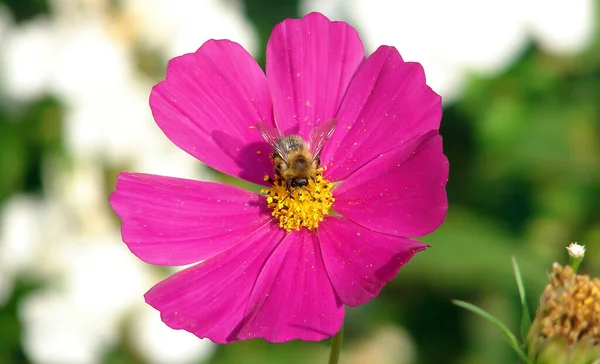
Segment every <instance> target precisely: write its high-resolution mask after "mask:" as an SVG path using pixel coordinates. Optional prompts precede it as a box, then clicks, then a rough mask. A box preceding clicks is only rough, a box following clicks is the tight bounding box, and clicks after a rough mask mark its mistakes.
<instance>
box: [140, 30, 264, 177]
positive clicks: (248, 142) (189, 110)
mask: <svg viewBox="0 0 600 364" xmlns="http://www.w3.org/2000/svg"><path fill="white" fill-rule="evenodd" d="M150 107H151V108H152V113H153V114H154V119H155V120H156V123H157V124H158V126H159V127H160V128H161V129H162V130H163V131H164V133H165V134H166V135H167V137H169V139H171V141H172V142H173V143H175V144H177V146H179V147H180V148H181V149H183V150H185V151H186V152H188V153H189V154H191V155H193V156H194V157H196V158H198V159H199V160H201V161H202V162H204V163H206V164H208V165H209V166H211V167H213V168H215V169H217V170H219V171H221V172H224V173H227V174H229V175H232V176H236V177H240V178H243V179H245V180H247V181H250V182H254V183H257V184H265V182H264V180H263V177H264V176H265V175H266V174H267V173H269V172H271V171H272V170H273V165H272V163H271V161H270V160H269V153H270V152H271V148H270V146H269V145H267V144H266V143H265V142H264V140H263V138H262V136H261V134H260V132H259V131H258V130H257V129H256V123H257V122H258V121H263V122H265V123H267V124H269V125H274V124H273V116H272V106H271V99H270V95H269V88H268V85H267V80H266V77H265V75H264V73H263V71H262V70H261V68H260V67H259V65H258V64H257V63H256V62H255V61H254V59H252V56H250V54H248V52H246V51H245V50H244V49H243V48H242V47H241V46H240V45H239V44H237V43H234V42H231V41H228V40H209V41H208V42H206V43H204V44H203V45H202V47H200V49H198V51H196V53H193V54H186V55H183V56H181V57H177V58H174V59H172V60H171V62H169V66H168V67H167V76H166V79H165V80H164V81H162V82H161V83H159V84H158V85H156V86H154V88H153V89H152V94H151V95H150Z"/></svg>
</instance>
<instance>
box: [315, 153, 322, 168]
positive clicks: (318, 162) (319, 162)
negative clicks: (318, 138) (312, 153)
mask: <svg viewBox="0 0 600 364" xmlns="http://www.w3.org/2000/svg"><path fill="white" fill-rule="evenodd" d="M314 162H315V164H316V165H315V168H319V167H320V166H321V157H319V156H316V157H315V160H314Z"/></svg>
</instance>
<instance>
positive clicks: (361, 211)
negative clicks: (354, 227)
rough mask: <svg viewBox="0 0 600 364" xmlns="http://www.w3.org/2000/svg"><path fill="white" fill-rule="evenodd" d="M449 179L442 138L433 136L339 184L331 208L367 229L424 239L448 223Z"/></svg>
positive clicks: (395, 151)
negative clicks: (423, 237) (447, 194)
mask: <svg viewBox="0 0 600 364" xmlns="http://www.w3.org/2000/svg"><path fill="white" fill-rule="evenodd" d="M447 180H448V159H447V158H446V156H444V154H443V152H442V137H441V136H440V135H438V134H437V132H435V131H433V132H429V133H427V134H426V135H423V136H420V137H417V138H414V139H412V140H410V141H408V142H406V143H404V144H402V145H401V146H399V147H397V148H395V149H393V150H391V151H389V152H387V153H385V154H383V155H382V156H380V157H379V158H376V159H375V160H373V161H371V162H370V163H369V164H367V165H366V166H364V167H362V168H361V169H359V170H358V171H357V172H355V173H354V174H353V175H351V176H350V177H348V179H346V180H345V181H344V182H342V183H341V184H340V185H338V187H337V188H335V189H334V191H333V192H334V197H335V199H336V200H335V203H334V205H333V209H334V210H335V211H337V212H339V213H340V214H342V215H343V216H345V217H347V218H348V219H350V220H352V221H354V222H356V223H358V224H360V225H362V226H364V227H366V228H368V229H372V230H375V231H379V232H382V233H387V234H392V235H396V236H406V237H415V236H422V235H425V234H428V233H430V232H432V231H433V230H435V229H436V228H437V227H438V226H439V225H440V224H441V223H442V222H443V221H444V217H445V216H446V210H447V209H448V201H447V198H446V189H445V186H446V182H447Z"/></svg>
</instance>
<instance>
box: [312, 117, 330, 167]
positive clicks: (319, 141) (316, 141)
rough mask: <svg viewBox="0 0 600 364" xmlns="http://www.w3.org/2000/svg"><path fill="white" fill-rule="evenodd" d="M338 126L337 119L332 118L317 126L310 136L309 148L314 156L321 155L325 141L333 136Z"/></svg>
mask: <svg viewBox="0 0 600 364" xmlns="http://www.w3.org/2000/svg"><path fill="white" fill-rule="evenodd" d="M336 126H337V120H336V119H331V120H328V121H326V122H324V123H323V124H321V125H319V126H315V127H314V128H313V129H312V130H311V131H310V135H309V136H308V148H309V150H310V152H311V153H312V155H313V158H316V157H318V156H319V153H321V151H322V150H323V147H324V146H325V143H326V142H327V141H328V140H329V138H331V136H332V135H333V132H334V131H335V127H336Z"/></svg>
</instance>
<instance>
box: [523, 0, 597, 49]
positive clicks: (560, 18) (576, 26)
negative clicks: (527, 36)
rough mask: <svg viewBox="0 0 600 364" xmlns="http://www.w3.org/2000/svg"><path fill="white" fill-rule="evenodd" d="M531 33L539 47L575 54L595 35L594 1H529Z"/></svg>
mask: <svg viewBox="0 0 600 364" xmlns="http://www.w3.org/2000/svg"><path fill="white" fill-rule="evenodd" d="M526 4H528V5H530V6H531V7H530V8H529V12H528V16H529V27H530V31H531V33H532V34H533V36H534V37H535V39H536V40H537V41H538V42H539V43H540V45H541V46H542V47H543V48H545V49H546V50H548V51H549V52H553V53H566V54H569V53H577V52H581V51H582V50H584V49H585V48H586V47H587V46H588V45H589V44H590V42H591V41H592V38H593V36H594V29H595V26H594V23H595V21H596V19H595V14H596V9H595V6H596V4H597V2H594V1H593V0H579V1H547V0H529V1H528V2H526Z"/></svg>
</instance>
